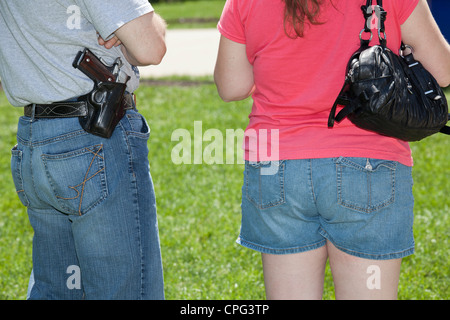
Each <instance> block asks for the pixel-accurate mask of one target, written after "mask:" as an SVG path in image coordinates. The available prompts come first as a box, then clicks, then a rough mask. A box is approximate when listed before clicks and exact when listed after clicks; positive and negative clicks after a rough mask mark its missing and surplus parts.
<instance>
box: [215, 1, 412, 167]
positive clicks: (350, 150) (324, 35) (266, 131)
mask: <svg viewBox="0 0 450 320" xmlns="http://www.w3.org/2000/svg"><path fill="white" fill-rule="evenodd" d="M365 3H366V1H365V0H359V1H357V0H339V1H332V2H331V1H325V4H324V5H323V6H322V8H321V14H320V16H319V21H321V22H323V23H322V24H320V25H313V26H309V25H308V26H306V28H305V34H304V37H303V38H295V39H292V38H290V37H288V36H287V35H286V33H285V30H284V24H283V20H284V1H281V0H277V1H275V0H228V1H227V2H226V4H225V8H224V11H223V14H222V17H221V19H220V22H219V24H218V29H219V31H220V32H221V34H222V35H223V36H225V37H226V38H228V39H230V40H232V41H235V42H238V43H242V44H245V45H246V50H247V57H248V60H249V61H250V63H251V64H252V65H253V72H254V80H255V88H256V89H255V91H254V93H253V95H252V98H253V107H252V111H251V113H250V116H249V119H250V121H249V124H248V127H247V129H246V135H247V136H248V137H249V138H248V139H246V142H245V143H244V148H245V157H246V159H247V160H278V159H307V158H330V157H339V156H344V157H367V158H378V159H386V160H393V161H398V162H400V163H402V164H404V165H408V166H412V157H411V150H410V147H409V144H408V143H407V142H405V141H401V140H397V139H394V138H390V137H385V136H381V135H378V134H376V133H372V132H369V131H365V130H362V129H359V128H357V127H356V126H354V125H353V124H352V123H351V122H350V121H349V120H347V119H345V120H343V121H342V122H341V123H336V124H335V126H334V128H328V126H327V122H328V116H329V113H330V110H331V107H332V105H333V103H334V101H335V99H336V97H337V95H338V94H339V91H340V89H341V88H342V85H343V83H344V78H345V71H346V66H347V63H348V60H349V59H350V56H351V55H352V54H353V53H354V52H355V51H356V50H357V49H358V48H359V46H360V41H359V33H360V31H361V30H362V29H363V27H364V19H363V15H362V11H361V5H363V4H365ZM417 3H418V0H395V1H384V2H383V7H384V9H385V10H386V11H387V19H386V38H387V44H388V47H389V48H390V49H391V50H393V52H398V49H399V47H400V44H401V31H400V25H401V24H402V23H404V22H405V21H406V19H407V18H408V17H409V15H410V14H411V13H412V11H413V10H414V8H415V7H416V5H417ZM364 38H367V36H364ZM373 39H374V40H372V43H371V44H375V43H378V37H377V33H376V32H374V37H373ZM339 110H340V108H338V112H339Z"/></svg>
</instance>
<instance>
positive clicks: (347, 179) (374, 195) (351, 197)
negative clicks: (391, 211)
mask: <svg viewBox="0 0 450 320" xmlns="http://www.w3.org/2000/svg"><path fill="white" fill-rule="evenodd" d="M396 165H397V163H396V162H394V161H386V160H376V159H364V158H343V157H341V158H338V159H337V160H336V173H337V174H336V176H337V199H338V203H339V204H340V205H341V206H343V207H346V208H350V209H353V210H356V211H359V212H363V213H371V212H374V211H377V210H379V209H381V208H385V207H387V206H389V205H390V204H392V203H393V202H394V194H395V190H394V187H395V169H396Z"/></svg>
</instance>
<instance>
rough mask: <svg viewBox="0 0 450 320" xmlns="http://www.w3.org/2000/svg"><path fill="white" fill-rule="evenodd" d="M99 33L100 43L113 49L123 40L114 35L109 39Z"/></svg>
mask: <svg viewBox="0 0 450 320" xmlns="http://www.w3.org/2000/svg"><path fill="white" fill-rule="evenodd" d="M97 35H98V44H99V45H101V46H104V47H105V48H106V49H111V48H112V47H118V46H120V45H121V44H122V42H121V41H120V40H119V38H117V36H116V35H114V36H113V37H112V38H111V39H109V40H104V39H103V38H102V37H101V36H100V35H99V34H97Z"/></svg>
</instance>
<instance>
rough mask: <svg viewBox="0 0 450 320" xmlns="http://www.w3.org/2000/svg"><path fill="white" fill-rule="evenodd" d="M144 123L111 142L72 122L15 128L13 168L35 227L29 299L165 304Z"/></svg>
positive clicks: (23, 121)
mask: <svg viewBox="0 0 450 320" xmlns="http://www.w3.org/2000/svg"><path fill="white" fill-rule="evenodd" d="M149 135H150V130H149V128H148V125H147V122H146V121H145V119H144V118H143V117H142V116H141V115H140V114H139V113H137V112H136V111H133V110H129V111H128V112H127V114H126V116H125V117H124V118H123V119H122V120H121V122H120V123H119V124H118V126H117V128H116V130H115V131H114V134H113V136H112V137H111V138H110V139H103V138H100V137H97V136H94V135H91V134H88V133H86V132H85V131H84V130H83V129H82V128H81V127H80V124H79V121H78V118H65V119H31V118H28V117H21V118H20V120H19V126H18V134H17V141H18V145H17V146H16V147H14V149H13V150H12V160H11V169H12V173H13V179H14V183H15V186H16V189H17V193H18V195H19V198H20V200H21V201H22V203H23V204H24V205H25V206H26V207H27V208H28V215H29V219H30V223H31V225H32V227H33V229H34V238H33V274H32V279H31V280H32V281H30V288H29V298H30V299H83V298H84V299H164V289H163V272H162V262H161V253H160V244H159V236H158V224H157V216H156V203H155V195H154V189H153V182H152V179H151V176H150V172H149V162H148V148H147V140H148V138H149Z"/></svg>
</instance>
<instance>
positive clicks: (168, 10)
mask: <svg viewBox="0 0 450 320" xmlns="http://www.w3.org/2000/svg"><path fill="white" fill-rule="evenodd" d="M224 4H225V0H201V1H185V2H177V3H155V4H153V7H154V8H155V11H156V12H157V13H158V14H159V15H161V16H162V17H163V18H164V19H165V20H166V22H167V24H168V28H169V29H175V28H215V27H216V26H217V22H218V21H219V18H220V15H221V13H222V10H223V6H224Z"/></svg>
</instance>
